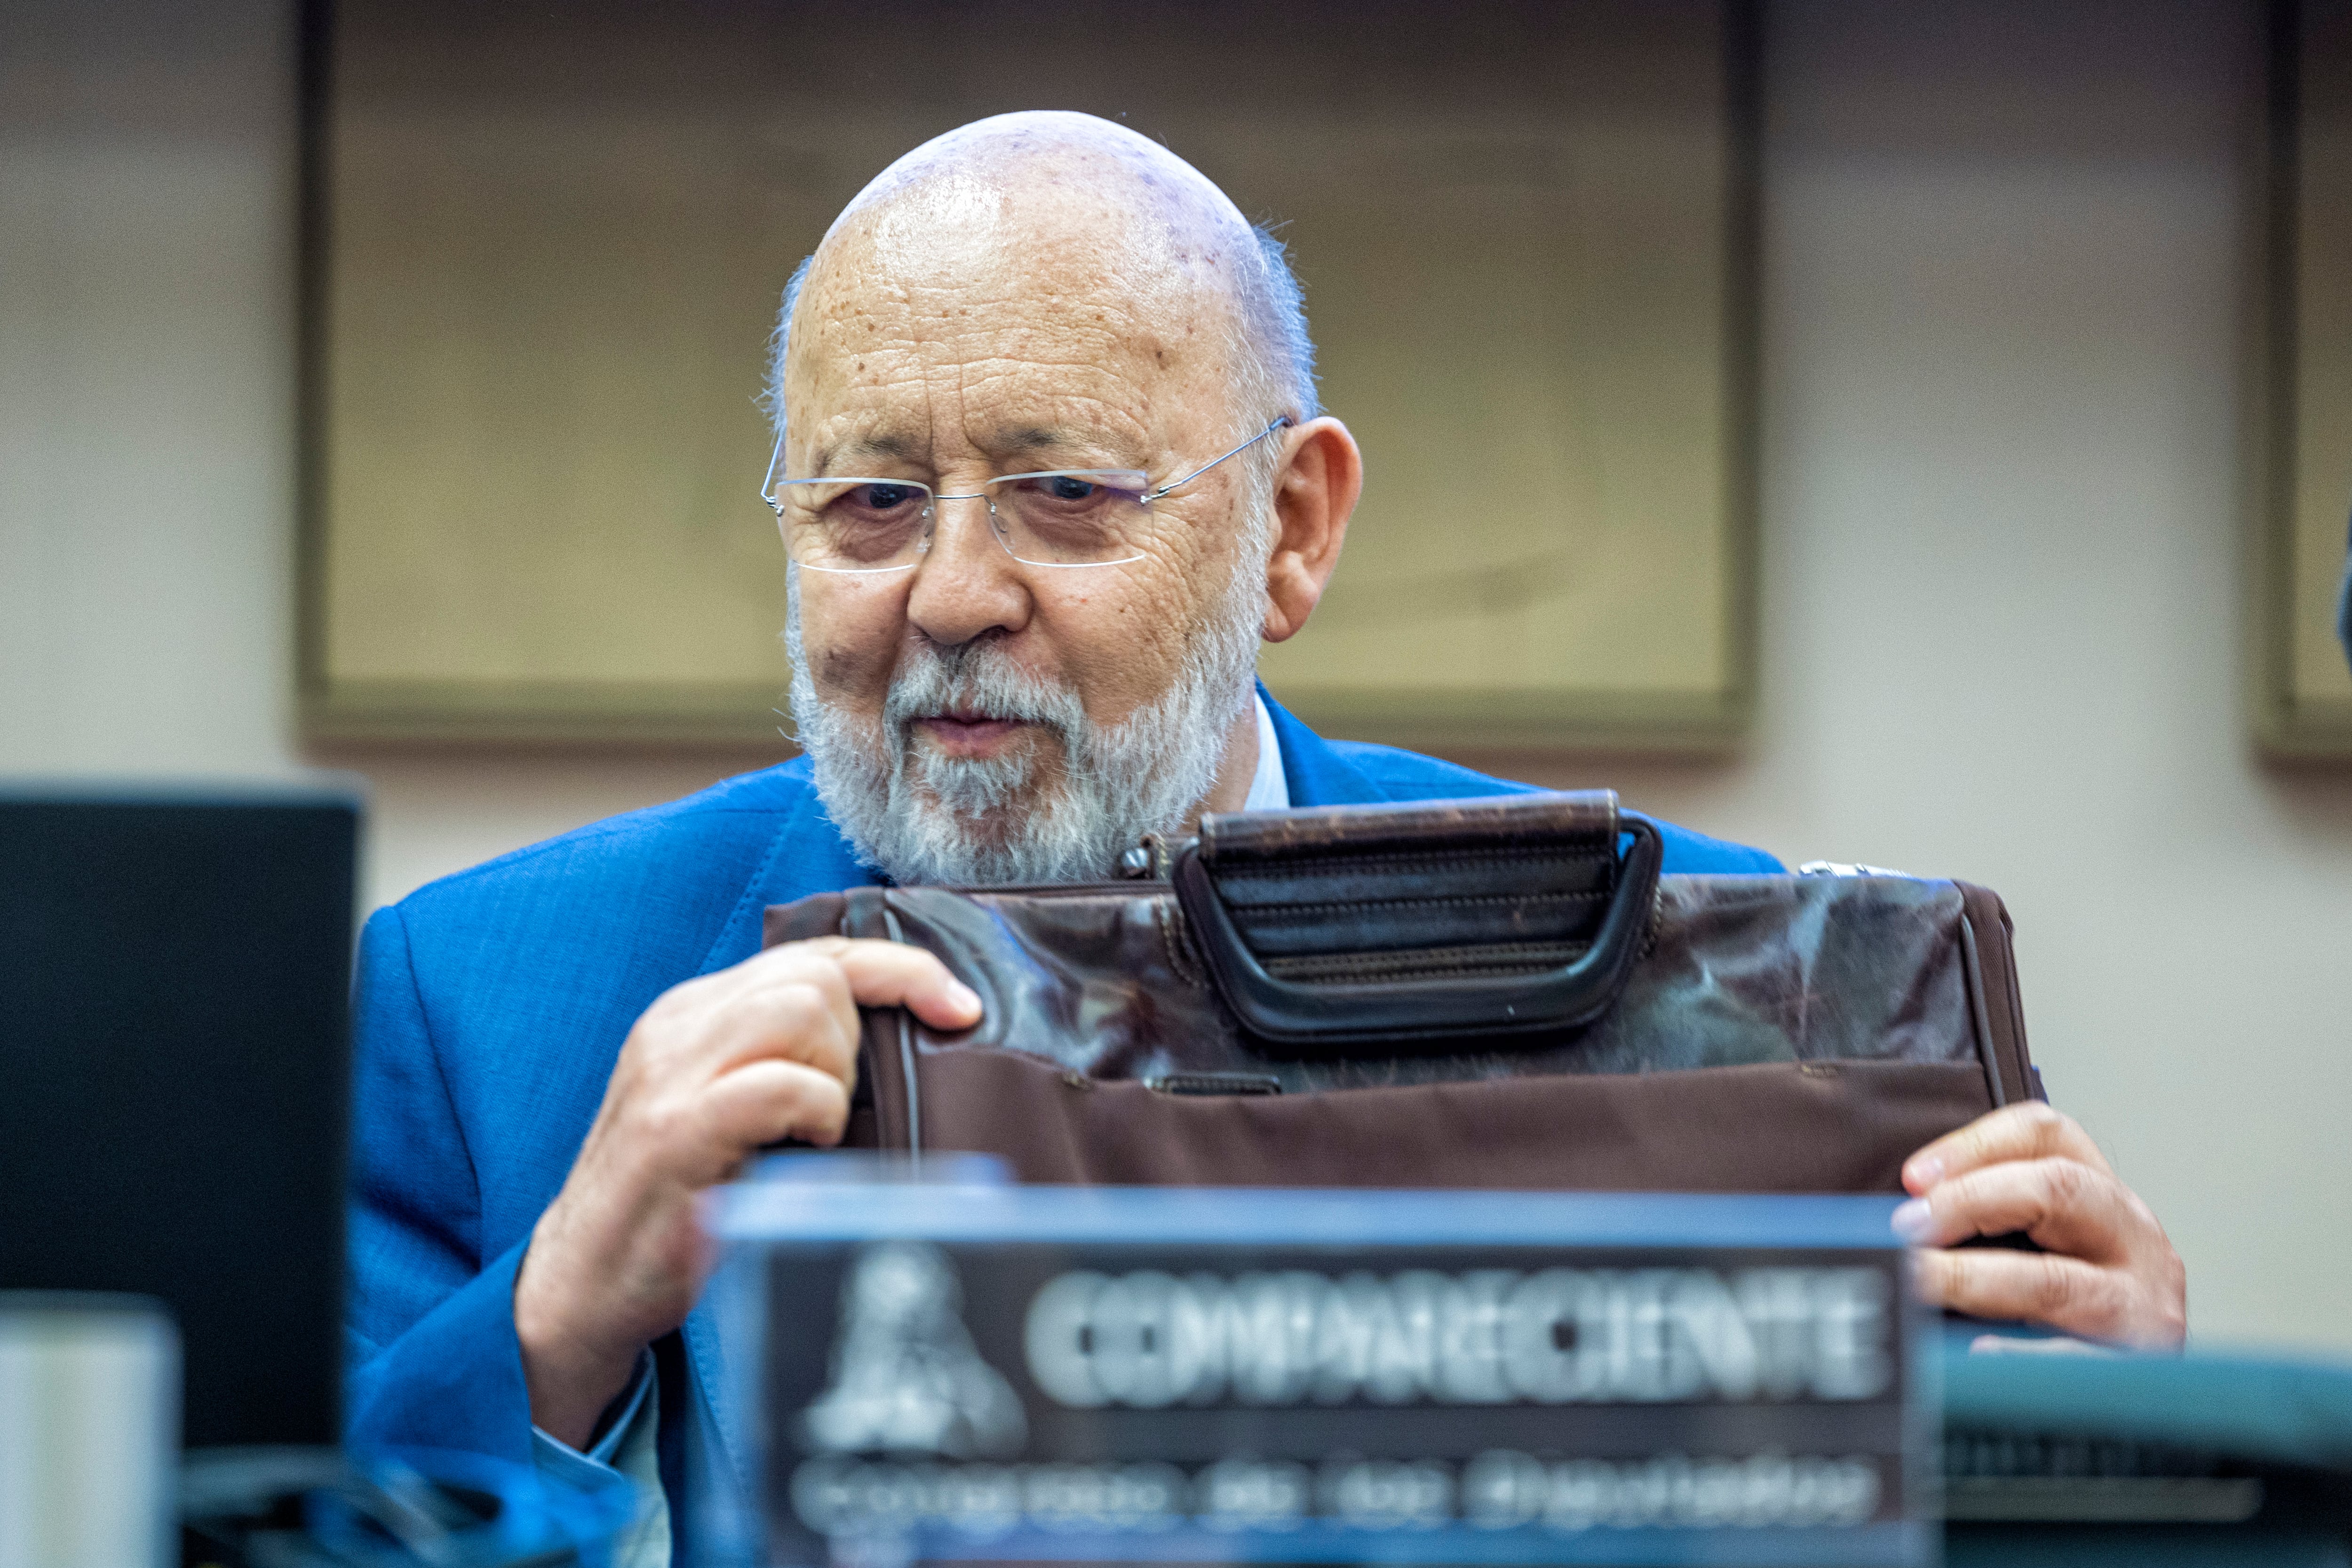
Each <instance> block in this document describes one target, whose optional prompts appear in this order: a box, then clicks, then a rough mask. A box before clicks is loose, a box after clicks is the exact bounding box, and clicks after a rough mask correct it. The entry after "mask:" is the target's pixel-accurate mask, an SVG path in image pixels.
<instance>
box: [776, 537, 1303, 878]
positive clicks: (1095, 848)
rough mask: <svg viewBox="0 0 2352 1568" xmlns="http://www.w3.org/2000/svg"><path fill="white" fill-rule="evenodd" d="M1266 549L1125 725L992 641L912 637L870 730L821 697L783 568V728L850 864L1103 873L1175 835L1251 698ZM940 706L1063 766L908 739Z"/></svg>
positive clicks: (1204, 791) (1023, 754)
mask: <svg viewBox="0 0 2352 1568" xmlns="http://www.w3.org/2000/svg"><path fill="white" fill-rule="evenodd" d="M1268 521H1271V520H1270V519H1269V520H1268ZM1252 542H1255V540H1253V541H1252ZM1269 543H1270V541H1269ZM1264 556H1265V552H1263V551H1244V552H1243V554H1242V557H1241V560H1240V561H1239V562H1238V563H1236V566H1235V570H1234V585H1233V587H1231V588H1229V589H1228V590H1227V592H1226V593H1225V594H1224V595H1223V602H1222V603H1220V604H1218V605H1214V606H1213V609H1212V612H1211V618H1210V619H1209V621H1208V623H1207V624H1205V625H1203V626H1198V627H1196V628H1195V629H1194V631H1193V633H1192V638H1191V641H1190V643H1189V645H1188V646H1187V647H1186V648H1185V650H1184V656H1183V658H1182V660H1181V664H1180V665H1179V668H1178V669H1177V672H1176V679H1174V680H1173V681H1172V682H1171V683H1170V685H1169V688H1168V689H1167V690H1166V691H1164V692H1162V693H1161V694H1160V696H1158V697H1157V698H1154V699H1153V700H1151V701H1150V702H1148V703H1146V704H1145V705H1144V706H1143V707H1141V708H1139V709H1138V710H1136V711H1135V712H1134V713H1133V714H1131V715H1129V717H1128V718H1127V719H1126V720H1125V721H1123V722H1121V723H1118V724H1114V725H1108V726H1100V725H1097V724H1095V723H1093V722H1091V721H1089V720H1088V719H1087V715H1086V710H1085V707H1084V705H1083V704H1082V703H1081V702H1080V701H1079V700H1078V696H1077V693H1076V692H1075V691H1073V690H1071V689H1069V688H1068V687H1066V686H1064V685H1061V684H1059V683H1056V682H1054V681H1051V680H1047V679H1042V678H1040V677H1038V676H1036V675H1034V674H1033V673H1032V672H1030V671H1028V670H1025V669H1024V668H1021V666H1020V665H1019V664H1018V663H1016V662H1015V661H1014V659H1013V657H1012V656H1011V655H1010V654H1008V653H1007V652H1005V650H1004V647H1003V643H1002V642H1001V641H1000V640H998V639H995V638H992V637H982V638H979V639H976V640H974V641H972V642H969V643H965V644H963V645H961V646H960V647H942V646H940V645H939V644H936V643H933V642H930V641H928V640H924V639H920V638H919V639H918V640H917V641H916V642H915V643H914V644H913V645H912V646H911V647H910V649H909V651H908V653H907V654H906V656H905V657H903V658H901V659H900V661H899V667H898V671H897V673H896V674H895V675H894V676H892V678H891V681H890V689H889V692H888V694H887V697H886V698H885V699H884V701H883V710H882V722H881V724H880V726H879V732H878V733H877V729H876V726H875V725H873V724H872V723H870V722H868V721H864V720H862V719H859V718H858V717H856V715H854V714H851V713H848V712H845V711H844V710H841V709H839V708H836V707H835V706H834V705H833V704H831V703H828V702H826V701H825V700H824V699H823V698H822V697H820V696H819V695H818V694H817V689H816V682H815V681H814V679H812V678H811V677H810V675H809V666H808V660H807V659H806V658H803V654H802V648H801V615H800V607H801V606H800V571H799V569H798V568H797V567H795V568H793V571H792V573H791V574H790V586H789V589H788V595H789V598H788V605H789V609H788V613H787V616H786V619H785V623H784V641H785V646H786V647H787V649H788V650H789V651H790V653H791V655H792V661H793V687H792V703H793V721H794V723H795V724H796V726H797V727H798V729H799V731H800V735H799V739H800V743H801V746H802V749H803V750H804V751H806V752H808V756H809V762H810V763H811V764H812V765H813V766H814V769H815V773H816V789H817V797H818V799H819V800H820V801H822V802H823V803H824V809H825V813H826V815H827V816H831V817H832V818H833V821H834V824H835V826H838V827H839V828H840V829H841V831H842V833H843V834H844V835H845V837H847V838H848V839H849V841H850V844H851V845H852V846H853V847H855V848H856V851H857V857H858V858H859V859H860V860H862V861H864V862H865V863H866V865H868V866H871V867H873V868H876V869H877V870H879V871H881V872H882V873H883V874H884V875H885V876H887V877H888V878H889V879H891V880H892V881H894V882H898V883H900V884H902V885H924V884H929V885H935V886H936V885H945V886H961V887H1003V886H1007V885H1013V884H1027V883H1052V882H1076V881H1087V880H1093V879H1103V878H1108V877H1109V876H1111V875H1113V874H1114V872H1115V870H1116V868H1117V867H1118V858H1119V857H1120V855H1122V854H1123V853H1125V852H1126V851H1127V850H1128V849H1129V848H1131V847H1134V846H1135V845H1136V844H1137V843H1139V842H1140V841H1141V839H1142V837H1143V836H1144V835H1145V834H1147V833H1172V832H1174V831H1175V830H1176V829H1177V828H1179V827H1180V826H1182V825H1183V823H1184V820H1185V818H1186V817H1187V816H1190V815H1191V814H1192V810H1193V808H1194V807H1195V806H1197V805H1200V803H1201V801H1202V799H1203V798H1204V797H1206V796H1207V795H1208V793H1209V790H1210V788H1211V787H1212V786H1213V784H1215V782H1216V777H1217V768H1218V765H1219V764H1220V763H1222V762H1223V759H1224V752H1225V743H1226V741H1227V739H1228V738H1229V736H1230V733H1231V731H1232V729H1233V726H1234V721H1235V720H1237V719H1238V718H1239V717H1240V716H1241V715H1242V713H1243V712H1244V711H1245V710H1247V709H1248V707H1249V704H1250V701H1251V699H1252V697H1253V695H1254V687H1253V678H1254V676H1255V672H1256V668H1257V644H1258V634H1259V627H1260V625H1261V623H1262V621H1263V619H1264V616H1265V579H1264V576H1263V574H1262V570H1261V568H1262V563H1263V561H1264ZM949 710H964V711H978V712H982V713H986V714H988V715H990V716H991V717H992V718H998V719H1010V720H1015V721H1024V722H1027V723H1031V724H1035V725H1038V726H1040V727H1041V728H1043V729H1045V730H1048V731H1052V732H1053V733H1054V734H1055V735H1057V736H1058V737H1059V738H1060V740H1061V742H1062V746H1061V766H1060V767H1059V768H1058V769H1055V768H1053V767H1051V766H1050V749H1049V748H1044V747H1040V746H1036V745H1031V746H1027V747H1024V748H1021V749H1019V750H1018V751H1016V752H1013V753H1012V754H1009V755H1005V756H1001V757H992V758H969V757H950V756H945V755H942V754H940V752H936V751H933V750H931V749H930V748H929V747H916V746H913V745H911V744H910V743H909V733H908V726H909V724H910V722H911V721H913V720H914V719H916V718H919V717H920V716H922V715H925V714H931V713H940V712H945V711H949ZM1040 752H1047V756H1045V757H1041V756H1040V754H1039V753H1040Z"/></svg>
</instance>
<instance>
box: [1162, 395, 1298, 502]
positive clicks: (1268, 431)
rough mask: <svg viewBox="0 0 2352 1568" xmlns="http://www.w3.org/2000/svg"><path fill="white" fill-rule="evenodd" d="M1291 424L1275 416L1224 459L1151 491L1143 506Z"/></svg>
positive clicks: (1216, 459)
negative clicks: (1272, 421) (1269, 423)
mask: <svg viewBox="0 0 2352 1568" xmlns="http://www.w3.org/2000/svg"><path fill="white" fill-rule="evenodd" d="M1292 423H1294V421H1293V420H1292V419H1291V417H1290V416H1289V415H1287V414H1283V415H1277V416H1276V418H1275V421H1274V423H1273V424H1271V425H1269V426H1266V427H1265V429H1263V430H1261V431H1259V432H1258V433H1257V434H1256V435H1255V436H1253V437H1250V438H1249V439H1248V440H1246V441H1244V442H1243V443H1242V444H1241V445H1240V446H1238V447H1234V449H1233V451H1231V452H1227V453H1226V454H1225V457H1224V458H1210V459H1209V460H1208V461H1207V462H1205V463H1203V464H1202V465H1201V466H1200V467H1199V468H1194V469H1193V470H1192V472H1191V473H1189V474H1186V475H1185V476H1184V477H1183V478H1182V479H1171V480H1169V481H1168V482H1167V483H1166V484H1164V485H1162V486H1160V488H1159V489H1156V490H1153V491H1151V492H1150V493H1149V494H1147V495H1146V496H1145V497H1144V498H1143V500H1144V502H1145V504H1146V505H1149V504H1150V503H1151V502H1152V501H1156V500H1159V499H1160V497H1161V496H1164V495H1166V494H1167V493H1168V492H1169V491H1171V490H1173V489H1181V487H1183V486H1185V485H1189V484H1191V483H1192V481H1193V480H1194V479H1199V478H1200V477H1201V476H1202V474H1205V473H1207V472H1208V471H1209V470H1210V469H1211V468H1215V467H1216V466H1217V465H1218V464H1219V463H1222V462H1223V461H1224V460H1225V458H1230V457H1234V455H1236V454H1238V453H1242V452H1246V451H1248V450H1249V449H1250V448H1251V447H1255V446H1256V445H1257V444H1258V443H1259V442H1260V441H1263V440H1265V438H1266V437H1268V436H1271V435H1273V434H1274V433H1275V432H1276V430H1279V429H1281V428H1282V427H1283V426H1286V425H1288V424H1292Z"/></svg>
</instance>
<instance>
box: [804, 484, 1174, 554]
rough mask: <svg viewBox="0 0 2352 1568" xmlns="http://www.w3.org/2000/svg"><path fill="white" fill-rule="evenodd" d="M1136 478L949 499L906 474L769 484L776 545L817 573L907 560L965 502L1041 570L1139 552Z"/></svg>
mask: <svg viewBox="0 0 2352 1568" xmlns="http://www.w3.org/2000/svg"><path fill="white" fill-rule="evenodd" d="M1145 482H1146V481H1145V479H1144V476H1142V475H1141V474H1136V473H1129V472H1124V471H1100V470H1066V471H1059V472H1054V473H1042V474H1015V475H1012V476H1010V477H1008V478H1005V479H993V480H991V481H990V482H989V483H988V484H987V485H986V486H984V487H983V488H982V489H981V490H980V491H978V492H971V493H959V494H954V495H950V496H949V497H948V498H947V499H946V500H945V501H944V502H942V501H941V500H940V498H939V497H938V496H936V495H935V494H934V493H933V492H932V490H931V489H930V488H929V486H926V485H921V484H918V483H915V482H914V481H912V480H906V481H899V480H891V479H788V480H786V481H784V482H783V483H782V484H781V485H779V486H778V487H777V488H776V495H775V500H776V505H777V509H778V521H779V523H780V524H781V526H782V530H783V535H784V544H785V548H786V549H787V550H788V551H789V552H790V553H791V555H792V558H793V560H794V561H795V562H797V563H800V564H801V565H803V566H809V567H814V568H815V569H816V570H818V571H823V572H887V571H892V570H895V569H898V568H901V567H906V566H911V565H913V564H914V563H916V562H917V561H919V560H920V559H921V558H922V555H923V552H925V551H926V550H928V549H929V546H930V540H931V535H932V531H933V530H934V529H935V528H936V527H937V526H938V516H939V509H940V506H941V505H943V504H944V505H950V506H954V505H974V506H980V507H982V509H983V510H985V511H986V512H987V514H988V518H989V523H990V526H991V527H992V529H993V531H995V534H996V537H997V539H998V541H999V542H1002V543H1003V546H1004V548H1005V550H1006V551H1007V552H1009V553H1010V554H1011V555H1012V556H1013V558H1014V559H1015V560H1017V561H1022V562H1026V563H1031V564H1034V565H1040V566H1094V565H1103V564H1107V563H1111V562H1117V561H1126V560H1132V559H1134V558H1135V557H1136V556H1138V555H1140V554H1141V553H1143V545H1144V542H1145V540H1146V537H1147V534H1148V532H1149V530H1150V517H1151V509H1150V505H1149V504H1148V503H1147V502H1146V501H1145V500H1144V486H1145Z"/></svg>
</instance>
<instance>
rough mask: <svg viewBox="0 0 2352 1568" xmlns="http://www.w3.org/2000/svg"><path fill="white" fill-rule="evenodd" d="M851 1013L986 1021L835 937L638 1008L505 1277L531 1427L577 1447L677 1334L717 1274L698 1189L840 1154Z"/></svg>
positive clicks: (958, 992) (898, 951) (931, 964)
mask: <svg viewBox="0 0 2352 1568" xmlns="http://www.w3.org/2000/svg"><path fill="white" fill-rule="evenodd" d="M860 1005H865V1006H868V1007H888V1006H905V1007H908V1008H910V1009H912V1010H913V1012H914V1013H915V1015H916V1016H918V1017H919V1018H921V1019H922V1020H923V1022H925V1023H926V1024H929V1025H930V1026H932V1027H933V1028H938V1029H961V1028H965V1027H968V1026H971V1025H972V1024H975V1023H977V1022H979V1020H980V1011H981V1009H980V998H979V997H977V996H975V995H973V994H971V991H970V990H969V989H967V988H966V987H965V986H964V985H963V984H961V983H960V982H959V981H958V980H957V979H956V978H955V976H954V975H952V974H950V973H948V969H947V966H946V965H945V964H943V963H940V961H939V960H938V959H937V958H935V957H933V956H932V955H931V954H929V952H924V951H923V950H922V949H920V948H915V947H906V946H902V945H900V944H898V943H897V942H866V941H856V940H853V939H850V938H847V937H819V938H817V939H816V940H814V941H813V942H788V943H785V944H784V945H782V946H780V947H772V948H770V949H768V950H767V951H766V952H761V953H760V954H758V955H757V956H755V957H752V958H748V959H746V960H744V961H743V962H742V963H739V964H737V965H735V966H734V967H733V968H732V969H722V970H720V971H719V972H718V973H715V974H706V975H703V976H701V977H700V978H698V979H694V980H689V981H687V982H686V983H685V984H681V985H677V986H673V987H672V988H671V989H670V990H668V991H667V992H665V993H663V994H662V995H661V997H660V998H659V999H658V1000H656V1002H655V1003H654V1005H652V1006H650V1007H648V1008H646V1011H645V1015H644V1016H642V1017H640V1018H639V1019H638V1020H637V1021H636V1024H635V1026H634V1027H632V1028H631V1029H630V1031H629V1037H628V1040H627V1042H626V1043H625V1045H623V1047H621V1055H620V1059H619V1060H618V1061H617V1062H615V1063H614V1067H613V1077H612V1081H611V1082H610V1083H609V1084H608V1085H606V1087H605V1089H604V1104H603V1106H602V1107H600V1108H599V1109H598V1110H597V1112H596V1120H595V1122H594V1123H593V1125H592V1126H590V1128H589V1129H588V1137H587V1141H586V1142H583V1144H582V1145H581V1148H580V1155H579V1158H578V1159H576V1160H574V1161H573V1162H572V1173H571V1175H570V1176H568V1177H566V1178H565V1180H564V1183H563V1190H562V1192H561V1193H559V1194H556V1199H555V1202H554V1203H552V1204H551V1205H548V1209H547V1212H546V1213H545V1214H543V1215H541V1216H540V1220H539V1224H538V1225H537V1226H534V1227H533V1228H532V1230H531V1237H530V1250H529V1251H528V1252H527V1253H526V1254H525V1255H524V1258H523V1262H522V1268H521V1270H520V1273H518V1274H517V1275H516V1277H515V1299H514V1311H515V1336H516V1338H517V1339H518V1340H519V1341H520V1342H521V1345H522V1362H523V1376H524V1380H525V1382H526V1383H527V1384H528V1385H529V1387H530V1415H531V1420H532V1422H533V1423H534V1424H536V1425H537V1426H540V1427H541V1429H543V1430H544V1431H546V1432H548V1433H549V1434H551V1436H555V1437H558V1438H561V1439H562V1441H564V1442H566V1443H569V1444H571V1445H572V1447H586V1446H587V1443H588V1439H589V1437H590V1436H591V1435H592V1434H593V1431H594V1429H595V1426H596V1421H597V1418H598V1416H600V1415H602V1414H603V1413H604V1407H605V1406H606V1405H609V1404H611V1403H612V1401H613V1399H614V1396H615V1395H617V1394H619V1393H620V1392H621V1390H622V1389H623V1388H624V1387H625V1386H626V1384H627V1383H628V1380H629V1375H630V1373H631V1372H632V1371H633V1370H634V1368H635V1364H636V1360H637V1355H638V1353H639V1352H641V1351H642V1350H643V1349H644V1348H645V1347H646V1345H647V1344H649V1343H651V1342H653V1341H654V1340H656V1339H658V1338H660V1337H661V1336H662V1335H663V1334H666V1333H667V1332H669V1331H671V1330H672V1329H675V1328H676V1327H677V1326H678V1324H679V1323H681V1322H683V1321H685V1320H686V1314H687V1312H688V1309H690V1308H691V1307H692V1306H693V1305H694V1300H695V1297H696V1296H697V1295H698V1294H699V1293H700V1291H701V1289H702V1283H703V1279H705V1277H706V1276H707V1275H708V1274H709V1271H710V1266H711V1263H712V1249H711V1246H710V1243H709V1238H708V1237H705V1236H704V1234H703V1232H702V1228H701V1226H700V1225H699V1224H698V1221H697V1217H696V1213H695V1200H696V1198H697V1196H698V1194H700V1193H702V1191H703V1190H704V1189H705V1188H708V1187H710V1186H713V1185H716V1184H719V1183H720V1182H724V1181H727V1180H729V1179H730V1178H731V1177H732V1176H733V1175H734V1174H735V1173H736V1172H738V1171H739V1170H740V1169H741V1168H742V1165H743V1163H744V1161H745V1160H746V1159H748V1158H749V1157H750V1156H751V1152H753V1151H754V1150H756V1149H758V1148H760V1147H761V1145H762V1144H767V1143H773V1142H776V1141H777V1140H779V1139H782V1138H787V1137H791V1138H799V1139H803V1140H804V1141H806V1142H811V1143H816V1144H824V1145H831V1144H833V1143H836V1142H839V1141H840V1139H841V1134H842V1131H843V1129H844V1128H845V1126H846V1124H847V1122H848V1120H849V1095H850V1090H851V1089H852V1088H854V1087H855V1085H856V1078H857V1031H858V1022H857V1009H858V1007H859V1006H860Z"/></svg>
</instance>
